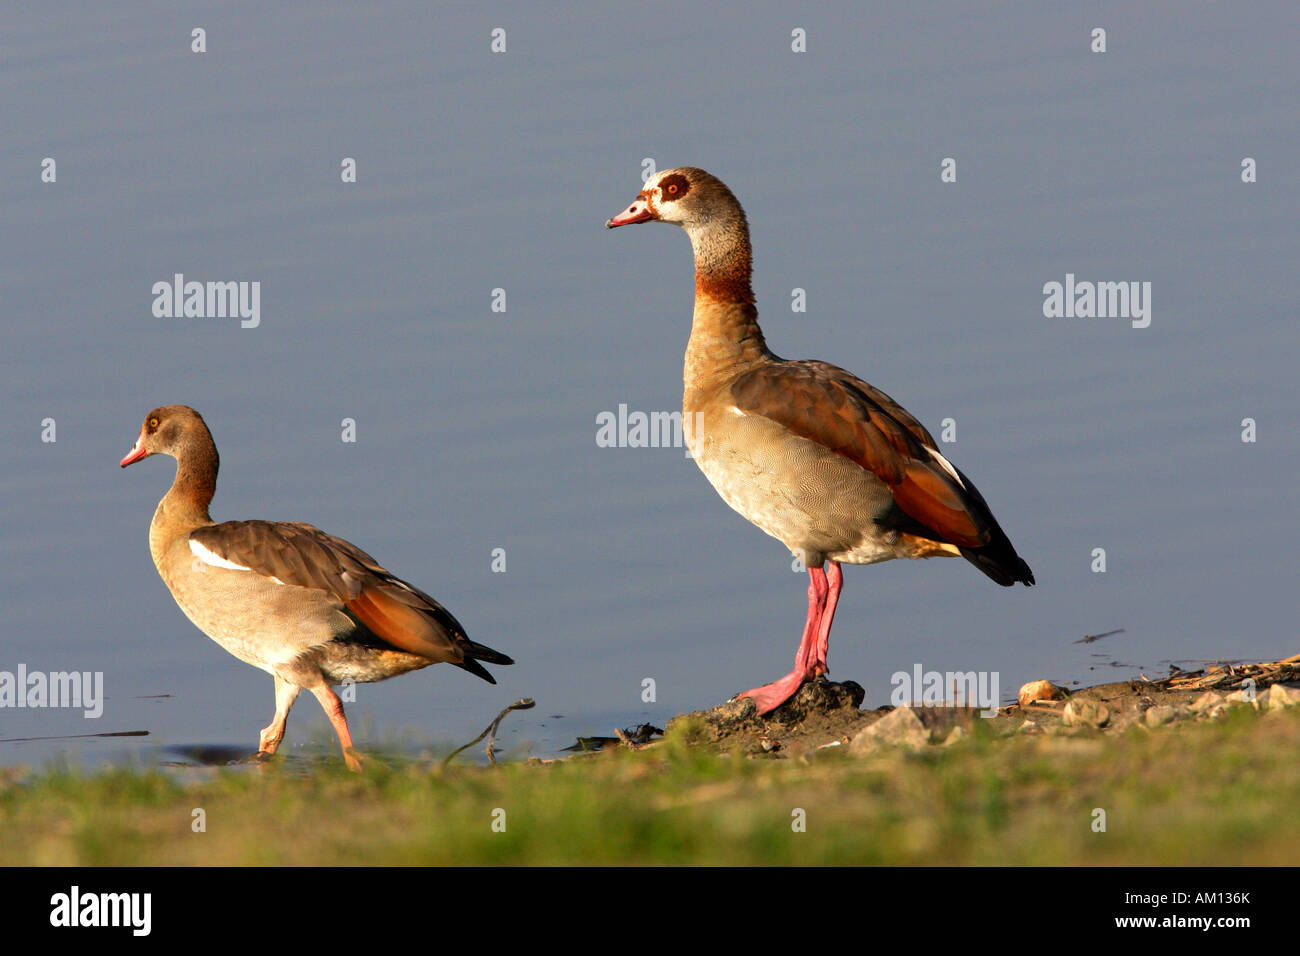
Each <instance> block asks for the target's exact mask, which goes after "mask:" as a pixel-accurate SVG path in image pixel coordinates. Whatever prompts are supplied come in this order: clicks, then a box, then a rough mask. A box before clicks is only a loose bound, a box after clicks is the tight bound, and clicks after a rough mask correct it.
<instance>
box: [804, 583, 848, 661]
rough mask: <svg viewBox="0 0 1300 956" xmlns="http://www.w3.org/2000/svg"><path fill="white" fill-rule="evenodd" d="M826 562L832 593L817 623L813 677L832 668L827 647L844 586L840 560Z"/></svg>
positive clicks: (828, 596)
mask: <svg viewBox="0 0 1300 956" xmlns="http://www.w3.org/2000/svg"><path fill="white" fill-rule="evenodd" d="M826 564H827V565H828V567H827V569H826V579H827V583H828V584H829V585H830V593H829V594H827V595H826V610H825V611H824V612H823V613H822V616H821V620H820V621H818V623H817V649H816V651H815V652H814V653H813V659H812V670H811V671H810V672H809V676H811V677H820V676H821V675H822V674H825V673H826V672H827V671H829V670H830V668H829V667H827V666H826V649H827V648H828V647H829V646H830V643H831V622H832V621H834V620H835V605H836V604H838V603H839V602H840V591H841V590H842V589H843V587H844V572H843V571H841V570H840V565H839V562H838V561H827V562H826Z"/></svg>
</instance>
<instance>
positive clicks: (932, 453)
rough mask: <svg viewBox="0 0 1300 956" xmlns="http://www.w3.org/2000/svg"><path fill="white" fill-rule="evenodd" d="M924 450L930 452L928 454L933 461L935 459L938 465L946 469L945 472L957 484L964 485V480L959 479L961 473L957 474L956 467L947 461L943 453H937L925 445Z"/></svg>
mask: <svg viewBox="0 0 1300 956" xmlns="http://www.w3.org/2000/svg"><path fill="white" fill-rule="evenodd" d="M926 451H928V452H929V453H930V456H931V457H932V458H933V459H934V460H935V461H937V462H938V463H939V464H940V465H942V466H943V470H944V471H946V472H948V474H950V475H952V477H953V480H954V481H956V482H957V484H959V485H961V486H962V487H963V488H965V487H966V482H964V481H962V480H961V475H959V474H957V469H956V468H954V467H953V466H952V463H951V462H949V461H948V459H947V458H944V457H943V455H941V454H939V453H938V452H937V451H935V450H934V449H933V448H929V447H927V448H926Z"/></svg>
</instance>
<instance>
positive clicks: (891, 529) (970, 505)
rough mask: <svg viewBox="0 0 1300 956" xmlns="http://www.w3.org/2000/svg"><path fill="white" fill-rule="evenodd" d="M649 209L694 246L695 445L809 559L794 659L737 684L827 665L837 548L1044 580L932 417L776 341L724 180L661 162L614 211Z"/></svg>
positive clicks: (808, 675)
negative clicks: (952, 455)
mask: <svg viewBox="0 0 1300 956" xmlns="http://www.w3.org/2000/svg"><path fill="white" fill-rule="evenodd" d="M639 222H669V223H675V224H676V225H678V226H681V227H682V228H683V229H685V230H686V234H687V235H688V236H690V237H691V245H692V247H693V248H694V250H695V314H694V320H693V323H692V326H691V337H690V341H689V342H688V343H687V346H686V366H685V376H684V377H685V386H686V388H685V394H684V395H683V397H682V424H683V432H684V434H685V436H686V442H687V447H688V448H689V449H690V452H691V455H692V457H694V459H695V461H696V463H697V464H698V465H699V466H700V470H702V471H703V472H704V474H705V476H706V477H707V478H708V479H709V481H710V482H712V483H713V487H714V488H716V489H717V490H718V493H719V494H720V495H722V498H723V500H724V501H726V502H727V504H729V505H730V506H731V507H732V508H734V509H735V510H736V511H739V512H740V513H741V514H742V515H744V516H745V517H746V518H748V519H749V520H750V521H752V522H753V523H754V524H756V525H758V527H760V528H762V529H763V530H764V531H766V532H767V533H768V534H770V535H772V537H774V538H778V539H779V540H780V541H782V542H783V543H784V544H785V545H786V547H788V548H789V549H790V550H791V552H792V553H794V554H795V555H797V556H798V557H799V558H800V559H801V560H802V561H803V563H804V566H805V567H807V569H808V576H809V583H808V617H807V620H806V621H805V623H804V629H803V636H802V638H801V639H800V641H799V650H798V652H797V653H796V654H795V663H794V670H792V671H791V672H790V673H789V674H787V675H786V676H785V677H782V678H781V679H780V680H777V681H774V682H772V683H770V684H765V685H764V686H762V687H755V688H753V689H752V690H747V691H745V692H744V693H743V694H740V695H738V696H739V697H751V698H753V700H754V703H755V706H756V708H757V711H758V713H760V714H765V713H767V712H769V711H771V710H773V709H775V708H776V707H778V706H780V705H781V704H782V703H784V702H785V701H786V700H787V699H788V698H789V697H790V696H791V695H793V694H794V692H795V691H796V690H798V689H799V686H800V685H801V684H802V683H803V682H804V681H805V680H811V679H815V678H818V677H820V676H821V675H823V674H825V673H826V671H827V668H826V649H827V644H828V643H829V640H830V631H831V621H832V619H833V618H834V616H835V605H836V603H837V602H838V601H839V596H840V590H841V587H842V581H843V577H842V573H841V571H840V562H848V563H849V564H874V563H876V562H878V561H888V560H891V559H893V558H930V557H936V556H955V555H961V556H962V557H964V558H966V559H967V560H968V561H970V562H971V563H972V564H974V565H975V566H976V567H977V568H979V569H980V570H981V571H983V572H984V573H985V574H987V575H988V576H989V577H990V578H992V579H993V580H994V581H996V582H997V583H998V584H1001V585H1004V586H1010V585H1012V584H1014V583H1015V582H1017V581H1019V582H1021V583H1022V584H1025V585H1032V584H1033V583H1034V575H1033V572H1032V571H1030V570H1029V565H1027V564H1026V563H1025V562H1024V561H1023V560H1022V559H1021V558H1020V556H1019V555H1018V554H1016V550H1015V548H1013V547H1012V546H1011V542H1010V541H1009V540H1008V539H1007V536H1006V534H1005V533H1004V532H1003V531H1002V528H1001V527H999V526H998V523H997V520H996V519H994V517H993V513H992V512H991V511H990V510H989V506H988V505H987V504H986V503H985V501H984V498H983V496H981V495H980V493H979V492H978V491H977V490H976V489H975V486H974V485H973V484H972V483H971V482H970V479H968V478H967V477H966V476H965V475H963V474H962V473H961V472H960V471H959V470H958V469H957V468H955V467H954V466H953V465H952V464H950V463H949V462H948V460H947V459H946V458H944V456H943V455H941V454H940V453H939V449H938V446H937V445H936V444H935V441H934V439H933V438H932V437H931V436H930V433H929V432H928V431H926V430H925V428H924V427H922V425H921V423H920V422H918V421H917V420H916V419H915V418H913V417H912V416H911V415H909V414H908V413H907V412H906V411H904V410H903V408H902V407H901V406H900V405H899V404H898V403H897V402H895V401H894V400H893V399H892V398H890V397H889V396H888V395H886V394H885V393H884V392H882V391H880V390H879V389H877V388H873V387H872V386H870V385H868V384H867V383H866V382H864V381H862V380H861V379H859V378H857V377H855V376H853V375H852V374H850V373H849V372H846V371H844V369H841V368H837V367H835V366H834V365H829V364H827V363H825V362H810V361H802V362H800V361H787V360H786V359H782V358H779V357H777V356H776V355H774V354H773V353H772V352H771V351H770V350H769V349H768V347H767V344H766V343H765V342H764V340H763V333H762V331H761V330H760V329H759V327H758V310H757V308H755V305H754V293H753V291H752V289H751V287H750V272H751V252H750V245H749V223H748V220H747V219H746V218H745V211H744V210H743V209H741V207H740V203H739V202H737V201H736V197H735V196H733V195H732V193H731V190H730V189H728V188H727V187H726V186H725V185H724V184H723V183H722V182H721V180H719V179H717V178H716V177H714V176H711V175H709V174H708V173H706V172H705V171H704V170H702V169H695V168H693V167H683V168H680V169H668V170H664V171H663V172H660V173H657V174H656V175H654V176H652V177H651V178H650V179H649V180H647V181H646V184H645V188H644V189H642V190H641V192H640V193H638V194H637V197H636V199H635V200H634V201H633V202H632V205H630V206H628V207H627V209H625V210H624V211H623V212H621V213H619V214H618V215H617V216H615V217H614V218H613V219H610V220H608V221H607V222H606V223H605V226H606V228H609V229H613V228H614V227H616V226H628V225H632V224H633V223H639Z"/></svg>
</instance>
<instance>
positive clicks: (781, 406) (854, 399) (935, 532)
mask: <svg viewBox="0 0 1300 956" xmlns="http://www.w3.org/2000/svg"><path fill="white" fill-rule="evenodd" d="M731 397H732V400H733V401H734V402H735V403H736V407H737V408H739V409H740V410H741V411H744V412H747V413H749V414H754V415H763V416H765V417H767V418H770V419H772V420H773V421H775V422H778V423H780V424H781V425H783V426H785V427H786V428H788V429H790V431H792V432H794V433H795V434H796V435H799V436H800V437H802V438H807V439H809V440H810V441H815V442H817V443H819V444H821V445H824V446H825V447H827V448H830V449H831V450H832V451H834V452H836V453H837V454H840V455H843V456H844V457H845V458H848V459H849V460H850V461H852V462H855V463H857V464H858V465H861V466H862V467H863V468H865V469H867V470H868V471H870V472H871V473H872V474H874V475H875V476H876V477H878V478H879V479H880V480H881V481H883V482H884V483H885V484H886V485H888V486H889V489H890V491H891V492H892V493H893V496H894V501H895V503H896V504H897V505H898V507H899V508H900V509H901V510H902V511H903V512H904V513H905V514H906V515H907V516H908V517H910V518H911V519H913V520H914V521H916V522H918V523H919V524H920V525H922V526H923V527H924V529H925V530H926V531H928V532H929V534H930V535H931V536H932V537H934V538H935V539H936V540H940V541H946V542H949V543H951V544H954V545H957V546H959V547H964V548H979V547H982V546H984V545H986V544H988V543H989V538H990V521H991V517H990V519H989V520H986V519H985V516H984V515H983V514H982V512H983V511H984V510H985V509H984V508H983V507H982V503H981V502H980V501H978V500H976V499H975V498H973V497H972V496H971V495H968V494H966V492H965V491H964V490H963V489H962V487H961V485H960V484H958V483H957V482H956V481H955V480H954V479H953V477H952V476H951V475H949V474H948V473H947V471H946V470H945V469H944V468H943V467H942V466H941V465H939V464H938V463H937V462H936V461H935V460H934V459H933V458H932V457H931V455H930V454H929V452H928V451H927V450H926V449H934V450H935V451H937V450H938V446H937V445H936V444H935V442H934V438H933V437H931V435H930V433H929V432H928V431H926V429H925V428H924V426H922V425H921V423H920V422H918V421H917V420H916V419H915V418H913V417H912V416H911V415H910V414H908V413H907V411H905V410H904V409H903V408H902V406H900V405H899V404H898V403H897V402H895V401H894V400H893V399H892V398H890V397H889V396H888V395H886V394H885V393H884V392H882V391H880V390H879V389H877V388H873V387H872V386H870V385H868V384H867V383H866V382H864V381H862V380H861V379H859V378H857V377H855V376H854V375H852V374H850V373H849V372H846V371H845V370H844V369H842V368H837V367H836V366H834V365H829V364H827V363H825V362H782V363H781V364H779V365H767V366H763V367H760V368H757V369H754V370H753V371H752V372H747V373H745V374H744V375H742V376H740V378H738V379H737V380H736V381H735V382H734V383H733V385H732V387H731Z"/></svg>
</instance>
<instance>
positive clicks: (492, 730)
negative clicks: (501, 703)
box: [442, 697, 537, 767]
mask: <svg viewBox="0 0 1300 956" xmlns="http://www.w3.org/2000/svg"><path fill="white" fill-rule="evenodd" d="M536 705H537V702H536V701H535V700H533V699H532V698H531V697H521V698H519V700H517V701H515V702H514V703H513V704H511V705H510V706H509V707H507V708H506V709H505V710H503V711H501V713H499V714H497V719H496V720H494V721H492V723H490V724H488V725H487V728H486V729H485V730H484V731H483V733H481V734H479V735H478V736H477V737H475V738H474V739H473V740H471V741H470V742H469V743H467V744H465V745H464V746H463V747H457V748H456V749H455V750H453V751H452V752H451V753H449V754H447V759H446V760H444V761H443V762H442V765H443V766H444V767H445V766H447V764H449V763H451V760H452V758H453V757H455V756H456V754H458V753H460V752H461V751H462V750H468V749H469V748H470V747H473V746H474V745H475V744H476V743H478V742H479V741H480V740H482V739H483V738H484V737H486V736H487V735H488V734H491V735H492V737H491V739H490V740H489V741H488V745H487V750H486V753H487V755H488V760H489V761H491V762H492V763H496V762H497V758H496V751H495V750H494V749H493V747H492V745H493V744H494V743H496V740H497V727H498V726H499V725H500V724H501V721H502V720H503V719H504V718H505V716H506V714H508V713H510V711H512V710H529V709H531V708H533V707H535V706H536Z"/></svg>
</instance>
